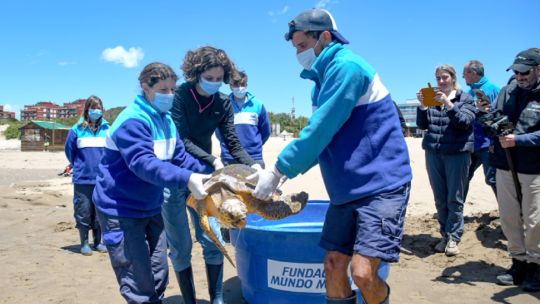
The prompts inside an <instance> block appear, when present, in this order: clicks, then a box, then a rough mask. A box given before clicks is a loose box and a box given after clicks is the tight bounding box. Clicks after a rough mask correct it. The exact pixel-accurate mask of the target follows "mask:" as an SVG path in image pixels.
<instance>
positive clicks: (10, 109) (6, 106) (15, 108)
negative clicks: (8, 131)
mask: <svg viewBox="0 0 540 304" xmlns="http://www.w3.org/2000/svg"><path fill="white" fill-rule="evenodd" d="M4 111H6V112H15V116H16V117H17V118H18V117H19V114H20V112H21V107H20V106H19V105H16V104H9V103H8V104H4Z"/></svg>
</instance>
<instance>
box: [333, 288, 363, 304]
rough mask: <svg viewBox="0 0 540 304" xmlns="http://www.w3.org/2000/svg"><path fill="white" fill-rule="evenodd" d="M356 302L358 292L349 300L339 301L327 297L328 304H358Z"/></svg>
mask: <svg viewBox="0 0 540 304" xmlns="http://www.w3.org/2000/svg"><path fill="white" fill-rule="evenodd" d="M356 301H357V297H356V292H355V291H354V290H353V294H352V296H350V297H348V298H344V299H341V298H339V299H338V298H329V297H326V304H356Z"/></svg>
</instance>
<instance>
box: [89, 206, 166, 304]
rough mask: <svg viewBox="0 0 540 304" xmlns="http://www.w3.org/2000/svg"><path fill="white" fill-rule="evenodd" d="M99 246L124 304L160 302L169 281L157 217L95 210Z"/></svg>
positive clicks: (163, 231) (159, 215) (161, 229)
mask: <svg viewBox="0 0 540 304" xmlns="http://www.w3.org/2000/svg"><path fill="white" fill-rule="evenodd" d="M97 215H98V218H99V223H100V225H101V230H102V231H103V243H104V244H105V246H107V250H108V252H109V258H110V260H111V264H112V267H113V270H114V273H115V274H116V280H117V281H118V284H119V285H120V293H121V294H122V296H123V297H124V298H125V299H126V301H127V303H133V304H135V303H161V300H162V299H163V295H164V293H165V289H166V288H167V284H168V282H169V266H168V264H167V240H166V238H165V230H164V228H163V220H162V218H161V214H157V215H154V216H152V217H145V218H125V217H115V216H110V215H107V214H105V213H103V212H101V211H99V210H98V211H97Z"/></svg>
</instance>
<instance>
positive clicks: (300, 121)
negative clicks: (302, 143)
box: [268, 112, 308, 136]
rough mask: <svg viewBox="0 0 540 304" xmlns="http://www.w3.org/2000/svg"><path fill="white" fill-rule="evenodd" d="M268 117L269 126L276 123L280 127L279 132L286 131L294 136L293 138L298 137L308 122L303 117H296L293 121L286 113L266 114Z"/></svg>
mask: <svg viewBox="0 0 540 304" xmlns="http://www.w3.org/2000/svg"><path fill="white" fill-rule="evenodd" d="M268 116H269V117H270V123H271V124H275V123H278V124H280V126H281V130H286V131H287V132H290V133H293V134H295V136H298V134H299V133H300V131H301V130H302V129H303V128H304V127H305V126H306V125H307V122H308V118H307V117H305V116H298V117H295V118H294V119H293V118H292V117H291V115H290V114H288V113H273V112H268Z"/></svg>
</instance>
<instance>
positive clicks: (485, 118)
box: [478, 110, 514, 137]
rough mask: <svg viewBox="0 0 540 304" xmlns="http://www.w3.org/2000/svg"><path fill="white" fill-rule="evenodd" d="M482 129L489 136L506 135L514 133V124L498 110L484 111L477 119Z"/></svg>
mask: <svg viewBox="0 0 540 304" xmlns="http://www.w3.org/2000/svg"><path fill="white" fill-rule="evenodd" d="M478 120H479V121H480V124H481V125H482V129H483V130H484V132H485V133H486V134H487V135H489V136H497V137H498V136H506V135H509V134H512V133H514V124H513V123H512V122H511V121H510V119H508V116H507V115H503V114H502V112H501V111H500V110H496V111H494V112H490V113H486V114H484V115H482V116H480V118H479V119H478Z"/></svg>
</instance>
